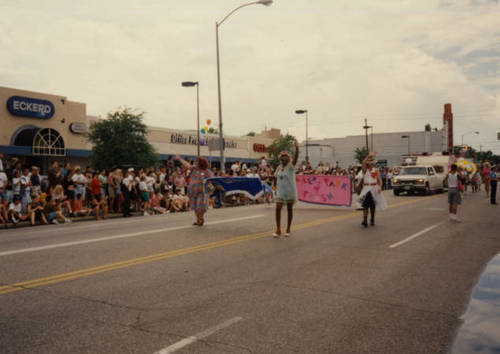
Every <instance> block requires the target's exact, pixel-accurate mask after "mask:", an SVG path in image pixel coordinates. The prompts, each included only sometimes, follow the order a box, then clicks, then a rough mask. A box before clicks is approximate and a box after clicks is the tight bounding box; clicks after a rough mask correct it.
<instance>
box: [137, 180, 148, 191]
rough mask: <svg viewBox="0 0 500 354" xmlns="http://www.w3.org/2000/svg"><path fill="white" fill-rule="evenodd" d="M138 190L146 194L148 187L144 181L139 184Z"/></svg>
mask: <svg viewBox="0 0 500 354" xmlns="http://www.w3.org/2000/svg"><path fill="white" fill-rule="evenodd" d="M139 190H140V191H141V192H147V191H148V185H147V184H146V182H144V181H140V182H139Z"/></svg>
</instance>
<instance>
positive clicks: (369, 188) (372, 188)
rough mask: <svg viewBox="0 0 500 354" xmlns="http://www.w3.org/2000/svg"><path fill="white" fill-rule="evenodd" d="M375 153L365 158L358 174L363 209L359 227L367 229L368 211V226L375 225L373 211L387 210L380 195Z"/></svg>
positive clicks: (380, 183)
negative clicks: (377, 209)
mask: <svg viewBox="0 0 500 354" xmlns="http://www.w3.org/2000/svg"><path fill="white" fill-rule="evenodd" d="M375 155H376V152H374V151H373V152H371V153H369V154H368V156H366V157H365V159H364V160H363V163H362V167H361V171H360V172H359V174H358V181H360V183H362V184H363V185H362V189H361V193H360V194H359V201H360V203H361V206H362V207H363V221H362V222H361V225H363V226H364V227H368V211H370V216H371V217H370V225H372V226H374V225H375V210H376V208H377V207H378V208H379V209H381V210H383V209H385V208H387V203H386V202H385V199H384V196H383V195H382V177H381V176H380V171H379V169H378V168H376V167H375Z"/></svg>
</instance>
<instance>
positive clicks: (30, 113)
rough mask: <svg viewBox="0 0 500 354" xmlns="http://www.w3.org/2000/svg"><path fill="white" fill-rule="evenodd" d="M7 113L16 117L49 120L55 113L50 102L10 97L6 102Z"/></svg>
mask: <svg viewBox="0 0 500 354" xmlns="http://www.w3.org/2000/svg"><path fill="white" fill-rule="evenodd" d="M7 108H8V109H9V112H10V113H12V114H13V115H16V116H22V117H30V118H39V119H49V118H52V116H53V115H54V112H55V108H54V105H53V104H52V102H50V101H47V100H40V99H37V98H30V97H21V96H12V97H10V98H9V99H8V100H7Z"/></svg>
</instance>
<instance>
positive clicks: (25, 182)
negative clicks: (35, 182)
mask: <svg viewBox="0 0 500 354" xmlns="http://www.w3.org/2000/svg"><path fill="white" fill-rule="evenodd" d="M30 183H31V178H30V175H27V176H24V175H23V176H21V185H22V186H23V187H24V192H25V193H27V194H29V193H30V192H31V186H29V184H30Z"/></svg>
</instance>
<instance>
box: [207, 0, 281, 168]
mask: <svg viewBox="0 0 500 354" xmlns="http://www.w3.org/2000/svg"><path fill="white" fill-rule="evenodd" d="M272 3H273V0H259V1H252V2H249V3H246V4H243V5H240V6H238V7H237V8H235V9H234V10H233V11H231V12H230V13H228V14H227V15H226V16H225V17H224V18H223V19H222V21H220V22H215V46H216V50H217V94H218V99H219V140H220V142H219V143H220V145H219V147H220V164H221V166H220V167H221V171H222V172H224V171H225V170H226V168H225V163H226V160H225V158H224V134H223V132H222V99H221V88H220V54H219V27H220V26H221V25H222V24H223V23H224V21H226V20H227V18H228V17H229V16H231V15H232V14H234V13H235V12H236V11H238V10H239V9H241V8H242V7H246V6H250V5H256V4H260V5H266V6H269V5H271V4H272ZM198 130H199V129H198Z"/></svg>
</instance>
